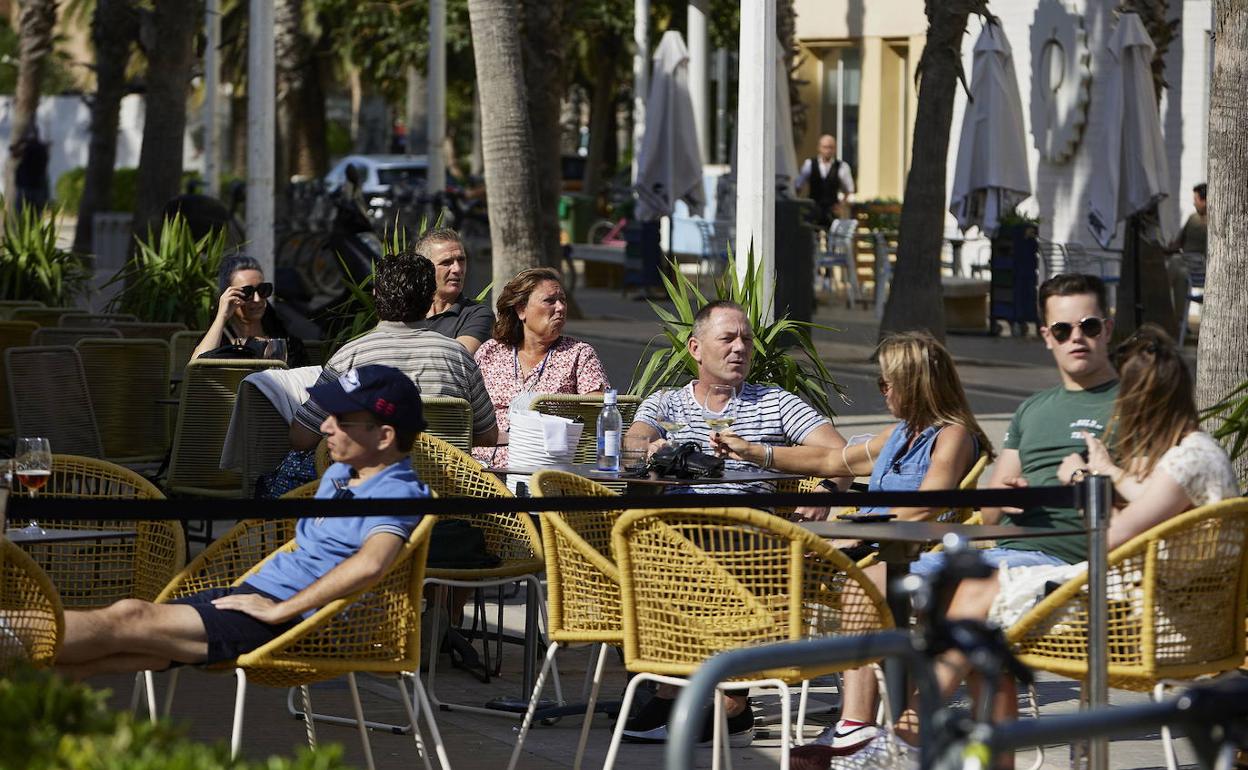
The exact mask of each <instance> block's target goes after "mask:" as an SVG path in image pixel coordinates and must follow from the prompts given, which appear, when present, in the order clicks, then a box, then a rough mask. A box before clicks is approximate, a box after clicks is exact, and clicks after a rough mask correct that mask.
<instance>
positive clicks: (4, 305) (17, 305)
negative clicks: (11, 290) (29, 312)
mask: <svg viewBox="0 0 1248 770" xmlns="http://www.w3.org/2000/svg"><path fill="white" fill-rule="evenodd" d="M24 307H44V304H43V303H42V302H40V301H39V300H37V299H4V300H0V321H12V320H13V314H14V313H16V312H17V311H18V310H20V309H21V308H24Z"/></svg>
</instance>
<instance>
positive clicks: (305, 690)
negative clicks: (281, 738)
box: [299, 684, 316, 751]
mask: <svg viewBox="0 0 1248 770" xmlns="http://www.w3.org/2000/svg"><path fill="white" fill-rule="evenodd" d="M299 692H300V693H301V694H302V695H303V713H304V714H312V688H311V687H309V686H308V685H306V684H304V685H300V686H299ZM303 725H304V727H303V730H304V733H306V734H307V736H308V748H310V749H312V750H313V751H316V720H315V719H307V718H305V719H304V720H303Z"/></svg>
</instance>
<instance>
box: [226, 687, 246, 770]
mask: <svg viewBox="0 0 1248 770" xmlns="http://www.w3.org/2000/svg"><path fill="white" fill-rule="evenodd" d="M234 678H235V679H236V680H237V685H236V689H235V691H234V728H233V730H231V732H230V759H238V750H239V749H240V748H242V745H243V704H244V703H246V700H247V672H246V671H244V670H242V669H241V668H236V669H234Z"/></svg>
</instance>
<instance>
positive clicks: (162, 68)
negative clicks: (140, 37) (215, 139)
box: [134, 0, 204, 238]
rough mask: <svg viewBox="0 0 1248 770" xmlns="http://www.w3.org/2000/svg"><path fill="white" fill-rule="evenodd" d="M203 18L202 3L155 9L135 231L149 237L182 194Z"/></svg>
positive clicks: (169, 3) (161, 0)
mask: <svg viewBox="0 0 1248 770" xmlns="http://www.w3.org/2000/svg"><path fill="white" fill-rule="evenodd" d="M203 18H204V9H203V3H201V2H198V0H196V1H194V2H188V1H187V0H156V6H155V9H154V10H153V11H152V24H153V30H154V33H155V37H154V38H153V39H154V40H156V41H158V43H157V45H153V46H152V47H151V48H150V49H149V50H148V51H147V97H146V109H145V110H144V119H143V144H142V148H141V149H140V150H139V171H138V175H137V178H136V181H135V184H136V186H137V188H138V194H137V200H136V201H135V212H134V232H135V234H136V235H139V236H141V237H144V238H146V237H147V231H148V226H149V225H150V226H152V229H154V230H157V229H159V227H158V225H159V219H160V215H161V211H162V210H163V208H164V206H165V204H166V203H168V202H169V199H170V198H173V197H174V196H176V195H178V194H179V193H180V192H181V186H182V141H183V137H184V135H185V134H186V97H187V93H188V90H189V88H190V85H191V69H192V66H193V65H194V63H195V46H194V41H195V33H196V32H197V31H198V30H199V26H200V22H201V20H202V19H203Z"/></svg>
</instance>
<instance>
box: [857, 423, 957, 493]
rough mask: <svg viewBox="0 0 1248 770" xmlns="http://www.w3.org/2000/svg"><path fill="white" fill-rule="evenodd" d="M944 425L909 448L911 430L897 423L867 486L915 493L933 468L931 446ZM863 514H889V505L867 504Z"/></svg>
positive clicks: (878, 490) (881, 490) (921, 437)
mask: <svg viewBox="0 0 1248 770" xmlns="http://www.w3.org/2000/svg"><path fill="white" fill-rule="evenodd" d="M942 427H944V426H937V425H933V426H931V427H929V428H927V429H926V430H924V431H923V432H922V433H920V434H919V435H918V436H916V437H915V439H914V443H912V444H911V445H910V448H909V449H907V448H906V439H907V437H908V430H907V428H906V424H905V423H904V422H900V423H898V424H897V427H896V428H894V429H893V433H892V435H891V436H889V437H888V441H886V442H884V448H883V449H881V450H880V456H879V457H877V458H876V459H875V467H873V468H872V469H871V481H870V482H869V483H868V484H867V489H868V490H869V491H871V492H913V491H916V490H917V489H918V488H919V486H920V485H921V484H922V483H923V479H924V477H925V476H927V471H928V469H929V468H931V467H932V449H933V448H934V447H935V446H936V436H937V435H939V434H940V429H941V428H942ZM971 443H972V449H973V453H974V454H978V453H979V441H978V439H976V438H975V437H974V436H972V437H971ZM859 510H860V511H861V512H862V513H887V512H888V508H887V507H878V506H876V507H864V508H860V509H859Z"/></svg>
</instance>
